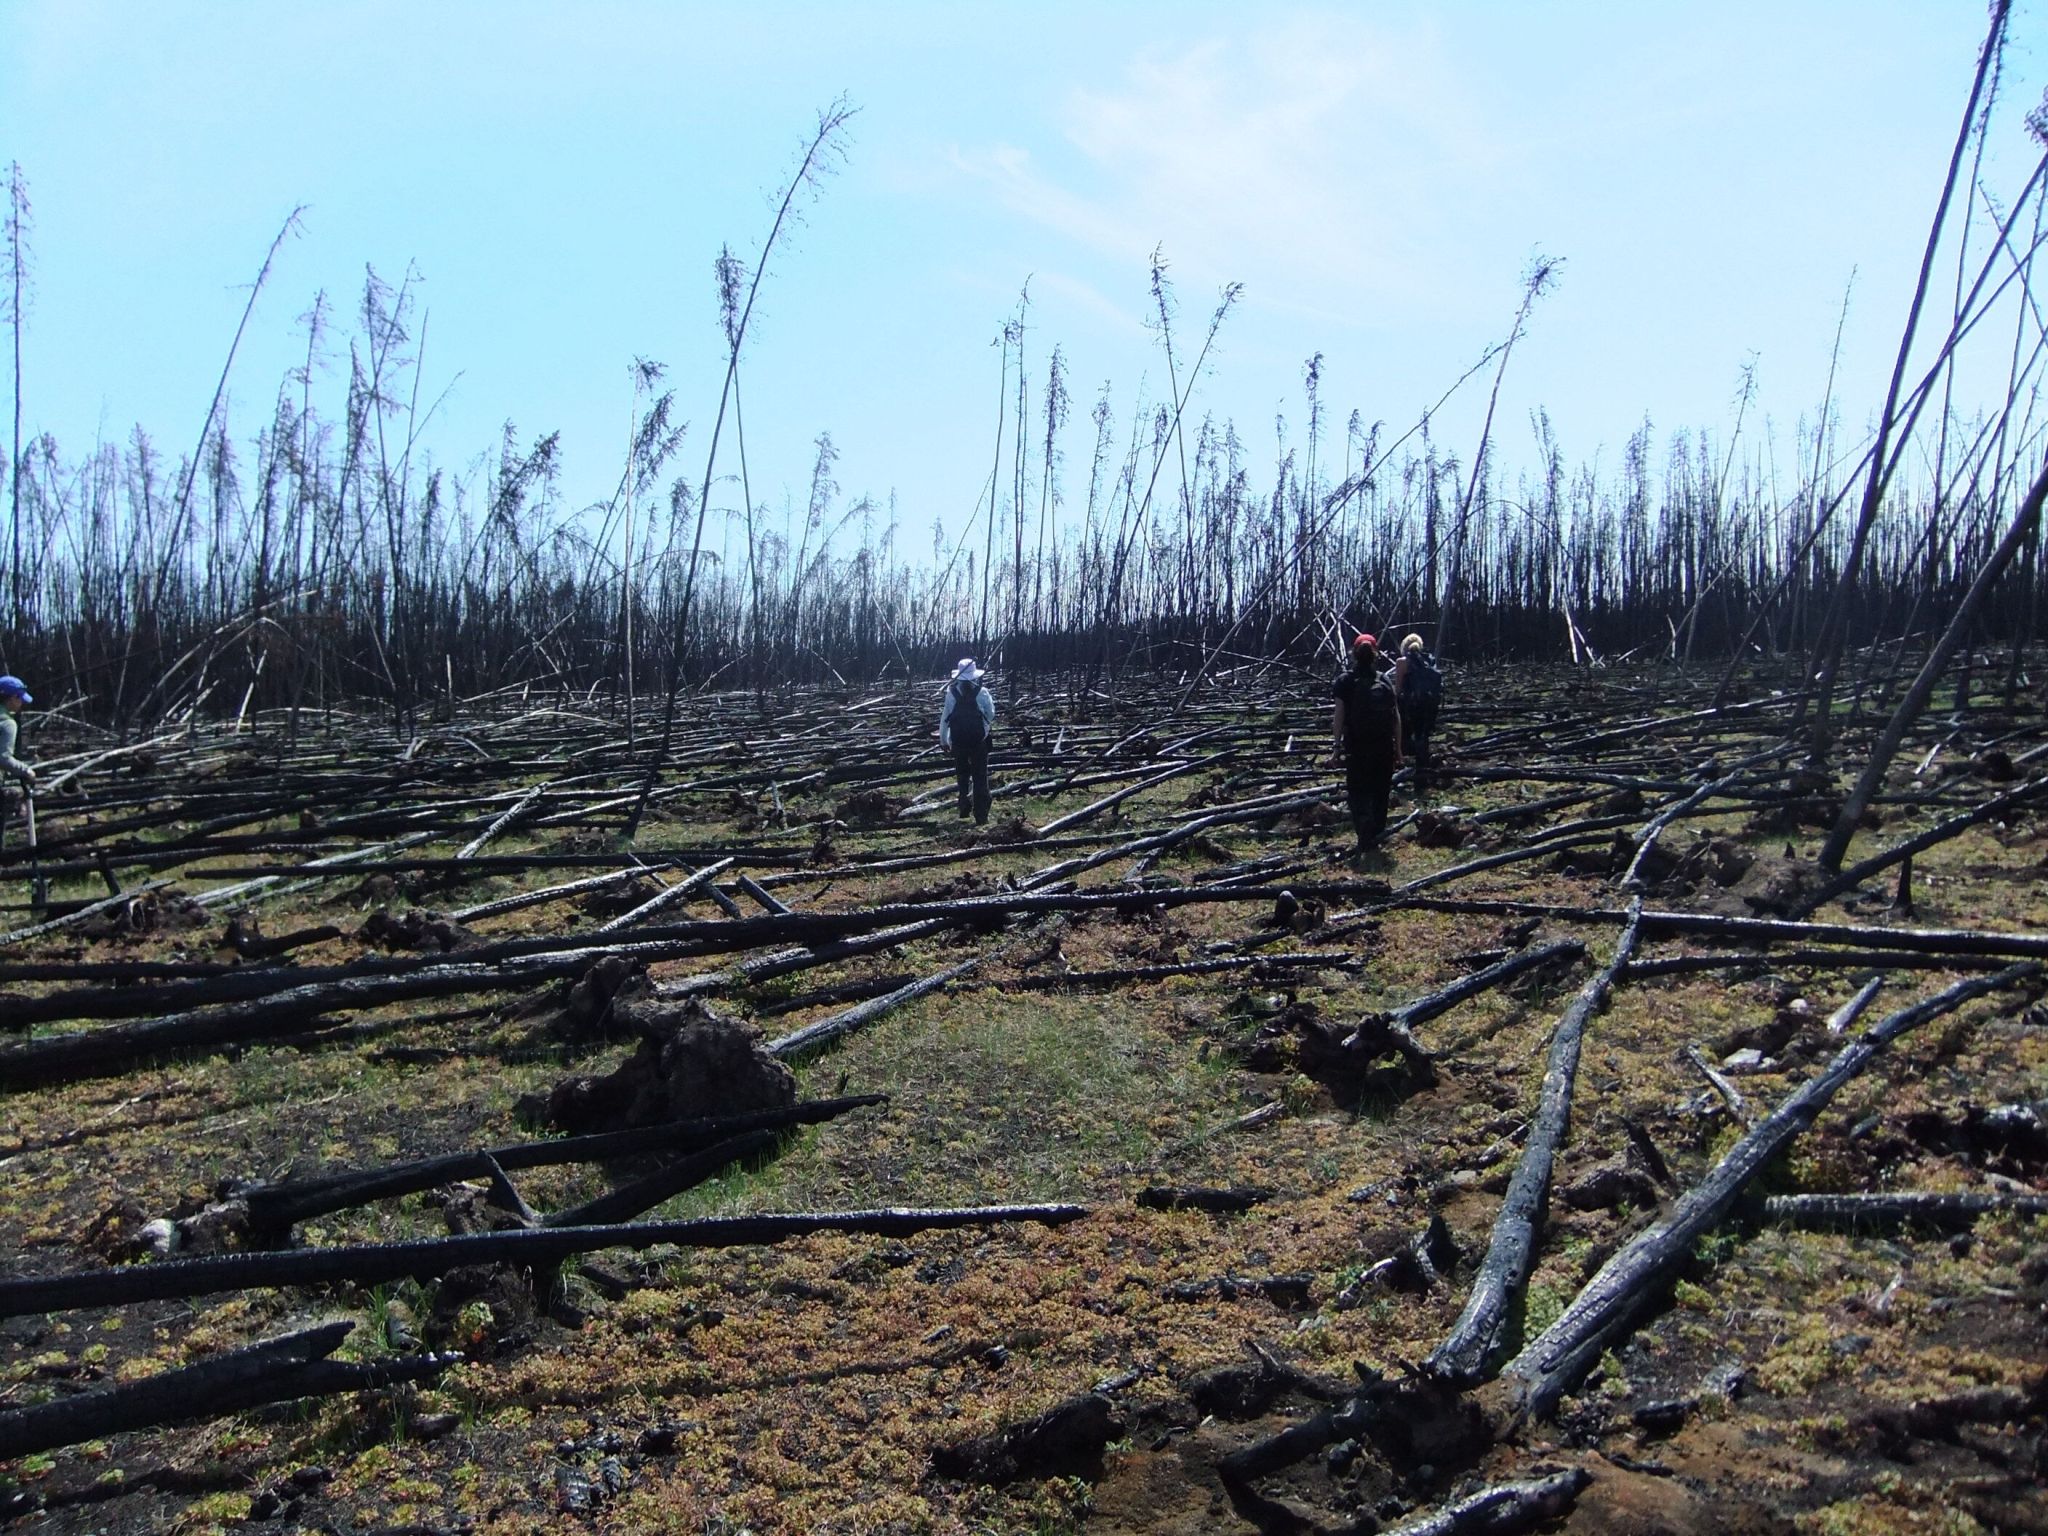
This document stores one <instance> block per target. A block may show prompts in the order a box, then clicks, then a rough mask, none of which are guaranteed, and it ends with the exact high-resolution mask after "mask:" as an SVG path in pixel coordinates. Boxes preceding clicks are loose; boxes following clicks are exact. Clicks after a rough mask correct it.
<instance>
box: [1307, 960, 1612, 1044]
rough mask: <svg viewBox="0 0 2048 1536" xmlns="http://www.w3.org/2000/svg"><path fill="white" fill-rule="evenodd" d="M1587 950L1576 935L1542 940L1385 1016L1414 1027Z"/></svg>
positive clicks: (1408, 1027) (1348, 1041)
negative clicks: (1551, 941) (1548, 940)
mask: <svg viewBox="0 0 2048 1536" xmlns="http://www.w3.org/2000/svg"><path fill="white" fill-rule="evenodd" d="M1585 953H1586V946H1585V945H1584V944H1582V943H1580V942H1579V941H1578V940H1577V939H1562V940H1559V941H1558V942H1557V943H1555V944H1543V945H1539V946H1538V947H1537V948H1535V949H1527V950H1523V951H1522V952H1521V953H1520V954H1518V955H1510V956H1508V957H1507V959H1505V960H1500V961H1496V962H1495V963H1494V964H1492V965H1489V966H1487V967H1486V968H1485V969H1484V970H1480V971H1474V972H1472V974H1471V975H1469V976H1460V977H1459V978H1458V979H1457V980H1456V981H1454V982H1452V983H1451V984H1450V985H1449V986H1447V987H1439V988H1438V989H1437V990H1436V991H1434V992H1431V993H1430V994H1429V995H1428V996H1426V997H1418V998H1417V999H1416V1000H1415V1001H1414V1002H1412V1003H1408V1004H1405V1005H1403V1006H1402V1007H1399V1008H1396V1009H1393V1010H1392V1011H1390V1012H1389V1013H1387V1014H1385V1015H1384V1016H1383V1017H1384V1018H1385V1019H1386V1020H1388V1021H1391V1022H1393V1023H1396V1024H1399V1025H1400V1026H1401V1027H1402V1028H1403V1029H1404V1030H1407V1029H1413V1028H1414V1027H1415V1026H1416V1025H1418V1024H1424V1023H1427V1022H1428V1021H1429V1020H1431V1019H1433V1018H1436V1017H1437V1016H1438V1015H1439V1014H1444V1013H1448V1012H1450V1011H1451V1009H1453V1008H1455V1007H1457V1006H1458V1004H1460V1003H1462V1002H1464V1001H1465V999H1466V998H1468V997H1477V996H1478V995H1479V994H1480V993H1482V992H1487V991H1490V990H1492V989H1493V988H1494V987H1498V986H1500V985H1502V984H1503V983H1505V982H1509V981H1512V980H1514V978H1515V977H1517V976H1520V975H1521V974H1523V973H1524V972H1525V971H1533V970H1538V969H1541V968H1542V967H1543V966H1546V965H1551V964H1554V963H1555V962H1557V961H1560V960H1564V959H1573V960H1576V959H1578V958H1580V957H1581V956H1583V955H1584V954H1585ZM1358 1038H1359V1037H1358V1036H1357V1035H1355V1034H1354V1035H1353V1036H1352V1037H1351V1040H1347V1041H1346V1042H1345V1044H1346V1045H1349V1044H1351V1043H1352V1042H1353V1041H1355V1040H1357V1039H1358Z"/></svg>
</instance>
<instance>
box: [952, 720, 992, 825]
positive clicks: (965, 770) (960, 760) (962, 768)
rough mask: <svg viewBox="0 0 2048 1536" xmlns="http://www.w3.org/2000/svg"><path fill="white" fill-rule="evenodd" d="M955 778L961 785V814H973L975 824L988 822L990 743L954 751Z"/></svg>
mask: <svg viewBox="0 0 2048 1536" xmlns="http://www.w3.org/2000/svg"><path fill="white" fill-rule="evenodd" d="M953 776H954V778H955V779H956V780H957V781H958V783H959V785H960V814H961V815H962V816H966V815H968V814H970V813H971V814H972V815H973V817H974V824H975V825H976V826H983V825H985V824H986V823H987V821H988V743H987V742H985V741H984V742H983V743H982V744H981V745H980V746H978V747H955V748H954V749H953Z"/></svg>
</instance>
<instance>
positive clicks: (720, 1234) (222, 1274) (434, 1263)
mask: <svg viewBox="0 0 2048 1536" xmlns="http://www.w3.org/2000/svg"><path fill="white" fill-rule="evenodd" d="M1087 1214H1088V1207H1086V1206H1083V1205H979V1206H964V1207H957V1208H953V1209H941V1210H904V1209H884V1210H873V1211H803V1212H793V1213H790V1214H787V1215H772V1216H734V1217H722V1218H717V1219H706V1220H697V1221H645V1222H624V1223H619V1224H617V1225H612V1226H601V1227H561V1228H541V1229H537V1230H533V1231H520V1232H474V1233H466V1234H464V1235H462V1236H460V1237H439V1238H423V1239H420V1240H418V1241H414V1242H404V1243H361V1244H353V1245H350V1246H348V1247H341V1248H299V1249H293V1250H291V1251H289V1252H285V1253H237V1254H227V1255H223V1256H221V1257H218V1258H209V1259H173V1260H169V1261H167V1262H165V1263H161V1264H138V1265H131V1266H128V1267H126V1268H121V1269H94V1270H84V1271H80V1272H77V1273H74V1274H64V1275H47V1276H39V1277H36V1278H32V1279H11V1280H0V1317H27V1316H32V1315H33V1314H35V1313H38V1312H71V1311H77V1310H79V1309H80V1308H84V1307H116V1306H125V1305H127V1304H128V1303H130V1302H137V1301H160V1300H164V1299H166V1298H170V1297H179V1296H212V1295H218V1294H219V1293H220V1292H223V1291H241V1290H251V1289H255V1288H258V1287H265V1286H287V1285H333V1284H339V1283H345V1282H353V1283H355V1284H358V1285H379V1284H383V1283H384V1282H386V1281H391V1280H404V1279H408V1278H411V1279H419V1280H425V1279H431V1278H433V1277H434V1276H437V1275H445V1274H446V1273H448V1271H450V1270H451V1269H460V1268H462V1267H464V1266H465V1265H470V1264H527V1265H532V1266H535V1267H543V1266H548V1265H556V1264H560V1263H561V1262H562V1261H563V1260H564V1259H569V1258H573V1257H574V1256H576V1255H577V1254H579V1253H596V1252H598V1251H599V1250H601V1249H605V1248H633V1249H642V1248H651V1247H653V1246H654V1245H655V1244H657V1243H673V1244H675V1245H677V1246H678V1247H685V1248H738V1247H745V1246H749V1245H753V1244H759V1243H779V1242H784V1241H787V1240H788V1239H790V1238H794V1237H807V1236H809V1235H810V1234H811V1233H814V1232H859V1233H866V1234H869V1235H873V1236H877V1237H909V1236H911V1235H913V1234H915V1233H918V1232H929V1231H934V1230H945V1229H950V1228H955V1227H987V1226H1000V1225H1003V1224H1005V1223H1008V1222H1019V1221H1036V1222H1041V1223H1044V1224H1045V1225H1047V1226H1058V1225H1060V1224H1062V1223H1065V1222H1069V1221H1078V1220H1080V1218H1082V1217H1083V1216H1086V1215H1087Z"/></svg>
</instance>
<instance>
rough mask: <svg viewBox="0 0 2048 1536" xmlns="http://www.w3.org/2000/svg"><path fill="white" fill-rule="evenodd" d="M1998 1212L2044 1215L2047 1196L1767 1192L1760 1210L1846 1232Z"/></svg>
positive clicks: (1956, 1221) (1950, 1222) (1954, 1223)
mask: <svg viewBox="0 0 2048 1536" xmlns="http://www.w3.org/2000/svg"><path fill="white" fill-rule="evenodd" d="M2003 1211H2010V1212H2013V1213H2014V1214H2016V1215H2020V1216H2048V1195H2037V1194H2026V1193H2021V1192H2019V1191H2014V1190H1987V1191H1981V1192H1970V1193H1965V1194H1950V1193H1925V1192H1921V1191H1905V1190H1902V1191H1899V1192H1897V1193H1895V1194H1881V1195H1773V1196H1771V1197H1770V1198H1769V1199H1768V1200H1766V1201H1764V1215H1765V1216H1767V1217H1769V1218H1770V1219H1771V1220H1772V1221H1784V1222H1790V1223H1791V1224H1792V1225H1794V1226H1799V1227H1845V1228H1848V1229H1850V1230H1852V1231H1854V1230H1859V1229H1861V1230H1868V1229H1870V1228H1874V1227H1896V1226H1902V1225H1907V1224H1911V1223H1919V1224H1922V1225H1925V1226H1930V1227H1967V1226H1969V1225H1970V1224H1971V1223H1972V1222H1974V1221H1975V1220H1976V1219H1977V1218H1978V1217H1980V1216H1989V1215H1992V1214H1993V1213H1995V1212H2003Z"/></svg>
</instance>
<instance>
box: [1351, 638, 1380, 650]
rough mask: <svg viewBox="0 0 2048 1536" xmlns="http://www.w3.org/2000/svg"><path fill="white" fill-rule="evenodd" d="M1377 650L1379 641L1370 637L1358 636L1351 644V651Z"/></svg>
mask: <svg viewBox="0 0 2048 1536" xmlns="http://www.w3.org/2000/svg"><path fill="white" fill-rule="evenodd" d="M1379 648H1380V643H1379V641H1377V640H1375V639H1373V637H1372V636H1371V635H1360V636H1359V637H1358V638H1357V639H1356V640H1354V641H1352V642H1351V649H1353V650H1354V651H1376V650H1378V649H1379Z"/></svg>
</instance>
